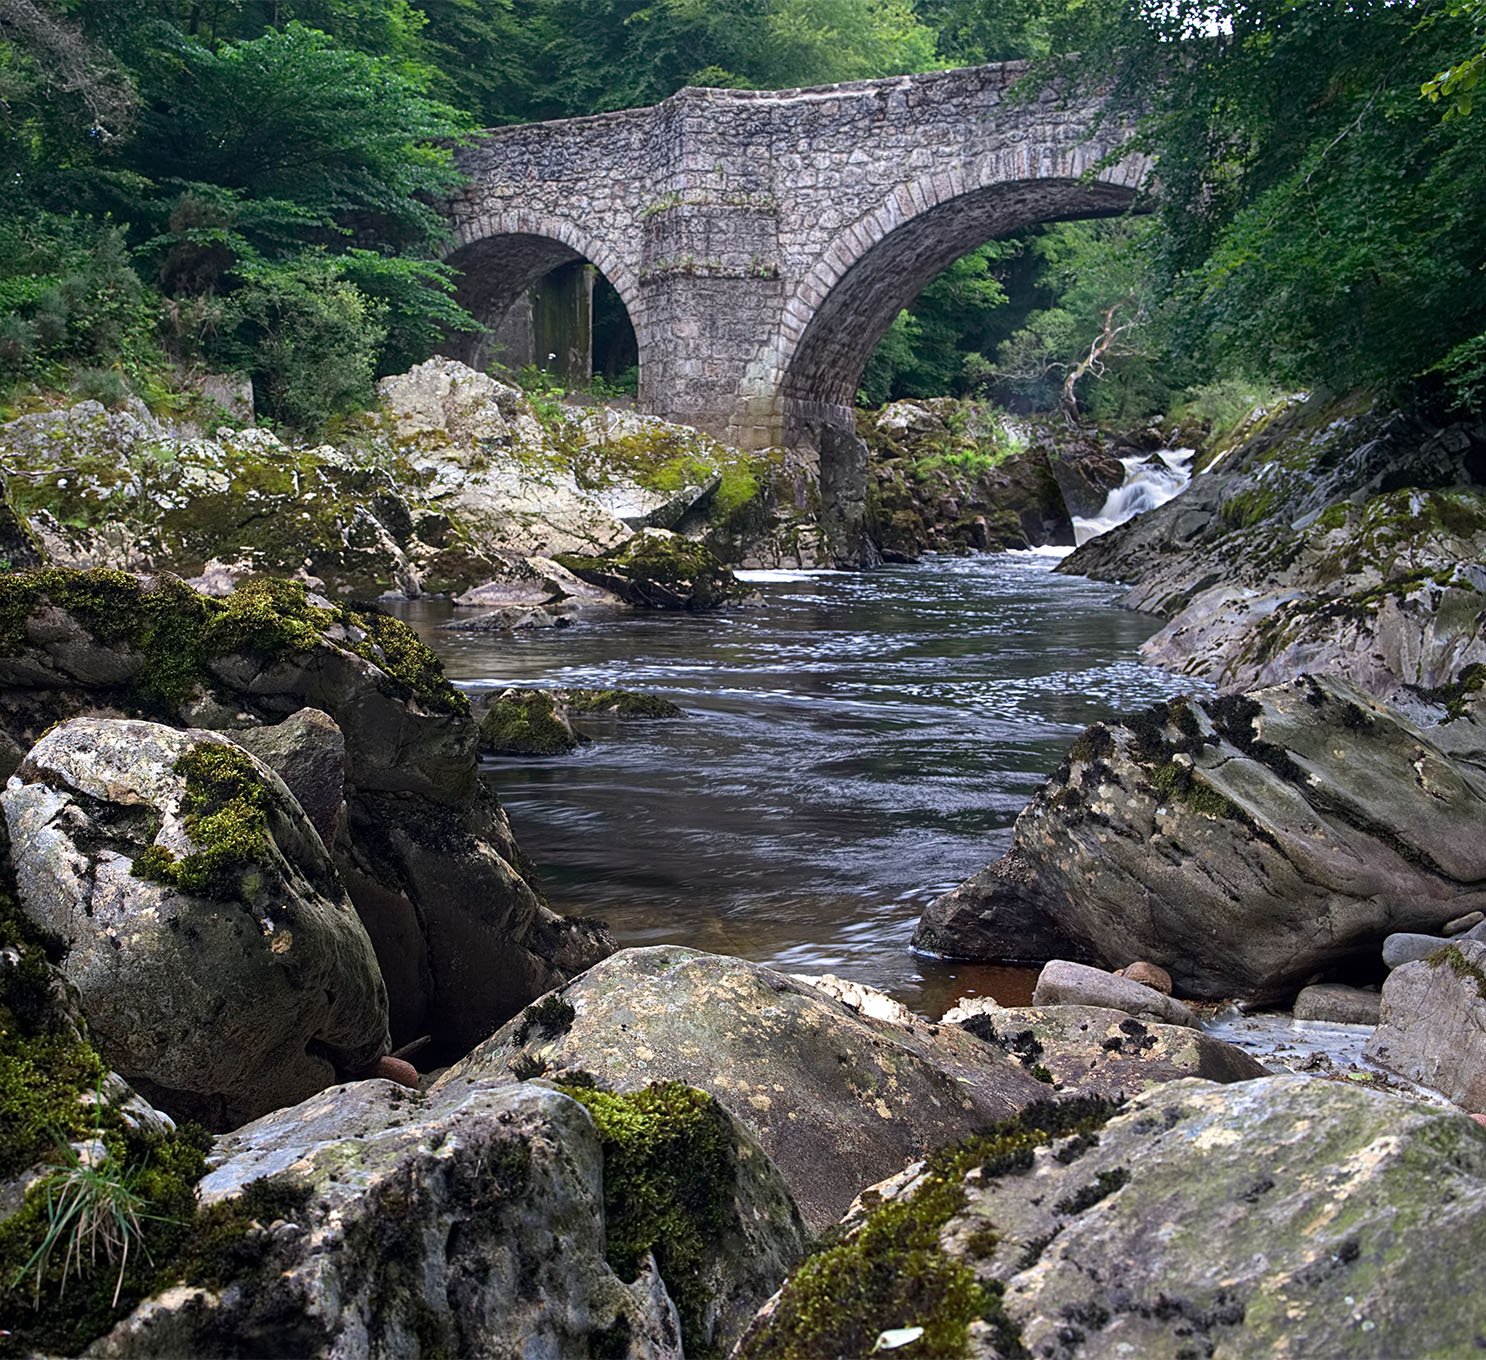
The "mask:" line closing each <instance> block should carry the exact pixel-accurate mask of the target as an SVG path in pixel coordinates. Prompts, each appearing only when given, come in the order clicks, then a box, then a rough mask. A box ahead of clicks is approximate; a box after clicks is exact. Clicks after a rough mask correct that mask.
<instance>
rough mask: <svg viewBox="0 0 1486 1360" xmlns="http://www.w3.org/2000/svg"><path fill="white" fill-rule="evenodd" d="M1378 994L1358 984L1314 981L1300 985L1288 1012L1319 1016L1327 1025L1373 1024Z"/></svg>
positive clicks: (1304, 1017)
mask: <svg viewBox="0 0 1486 1360" xmlns="http://www.w3.org/2000/svg"><path fill="white" fill-rule="evenodd" d="M1381 1005H1382V997H1381V996H1380V995H1379V994H1378V993H1377V992H1369V991H1364V990H1363V989H1362V988H1361V987H1344V986H1342V985H1341V984H1340V983H1337V982H1317V983H1313V984H1312V985H1311V986H1309V987H1302V988H1301V989H1300V992H1299V994H1298V995H1297V996H1296V998H1295V1005H1294V1007H1293V1008H1292V1014H1293V1015H1294V1016H1295V1018H1296V1019H1297V1020H1320V1021H1323V1022H1325V1023H1326V1024H1329V1025H1376V1024H1377V1023H1378V1010H1379V1007H1380V1006H1381Z"/></svg>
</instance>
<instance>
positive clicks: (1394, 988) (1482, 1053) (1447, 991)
mask: <svg viewBox="0 0 1486 1360" xmlns="http://www.w3.org/2000/svg"><path fill="white" fill-rule="evenodd" d="M1367 1056H1368V1057H1369V1058H1370V1059H1372V1061H1373V1062H1375V1063H1377V1064H1378V1065H1379V1066H1380V1067H1386V1068H1387V1069H1388V1070H1389V1071H1390V1072H1397V1073H1398V1074H1399V1075H1400V1076H1402V1077H1407V1078H1408V1079H1409V1080H1410V1081H1416V1082H1419V1083H1420V1084H1421V1085H1423V1086H1429V1087H1432V1088H1433V1089H1434V1090H1436V1091H1439V1092H1440V1093H1441V1094H1443V1095H1446V1096H1448V1097H1449V1098H1450V1099H1451V1100H1453V1101H1454V1102H1455V1103H1456V1104H1457V1105H1459V1106H1460V1107H1461V1108H1462V1109H1466V1110H1471V1111H1473V1112H1475V1113H1478V1114H1481V1113H1486V943H1482V942H1481V941H1479V940H1468V939H1462V940H1459V941H1456V942H1452V943H1450V944H1447V945H1445V946H1444V947H1442V948H1441V949H1440V950H1439V952H1438V953H1435V954H1433V955H1431V956H1430V957H1429V958H1428V959H1423V960H1419V961H1418V962H1415V963H1406V964H1404V965H1403V966H1402V967H1401V968H1395V969H1394V970H1393V972H1391V973H1389V974H1388V980H1387V981H1386V982H1385V983H1384V984H1383V997H1382V1005H1381V1014H1380V1015H1379V1017H1378V1025H1377V1028H1376V1029H1375V1030H1374V1031H1373V1034H1372V1037H1371V1038H1370V1039H1369V1040H1368V1041H1367Z"/></svg>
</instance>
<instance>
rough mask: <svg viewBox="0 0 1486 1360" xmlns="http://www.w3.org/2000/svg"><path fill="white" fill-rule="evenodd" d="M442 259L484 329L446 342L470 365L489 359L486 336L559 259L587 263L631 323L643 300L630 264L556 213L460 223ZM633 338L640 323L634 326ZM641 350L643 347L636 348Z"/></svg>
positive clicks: (507, 215) (463, 302)
mask: <svg viewBox="0 0 1486 1360" xmlns="http://www.w3.org/2000/svg"><path fill="white" fill-rule="evenodd" d="M456 242H457V243H456V245H455V247H454V248H453V249H452V250H451V251H450V252H449V253H448V255H446V256H445V263H446V264H448V265H450V266H451V267H452V268H454V269H455V270H457V271H458V274H459V285H458V289H457V292H456V298H457V300H458V302H459V304H460V305H461V306H462V307H464V309H465V310H466V311H468V312H469V314H470V315H471V316H473V317H474V318H475V320H476V321H478V322H479V323H480V324H481V326H482V327H485V328H486V330H485V332H484V333H483V334H477V335H476V336H474V337H471V338H469V339H467V340H464V341H461V342H458V343H456V344H455V345H454V346H452V347H451V348H452V350H453V352H455V353H457V354H458V356H459V357H460V358H462V359H464V360H465V361H466V362H467V363H470V364H472V365H473V366H474V367H477V368H481V367H484V366H485V363H486V362H487V360H488V359H489V357H490V356H489V355H488V354H487V353H486V351H485V345H486V341H487V338H488V336H489V334H490V332H492V331H493V330H494V329H495V328H496V327H497V326H498V325H499V324H500V322H501V319H502V318H503V317H504V316H505V315H506V314H507V312H508V311H509V310H510V309H511V307H512V305H513V304H514V303H515V302H516V301H517V299H518V298H520V297H521V295H522V294H523V293H525V292H526V291H527V290H528V289H530V288H531V287H532V286H533V285H534V284H536V283H538V282H539V281H540V280H542V279H543V278H545V277H546V276H547V275H548V274H550V273H552V272H553V271H554V270H556V269H560V268H561V267H562V266H564V265H568V264H577V263H587V264H591V265H593V266H594V267H595V268H596V269H597V270H598V271H599V272H600V273H601V274H603V276H604V277H605V278H606V279H607V280H608V281H609V283H610V284H611V285H612V286H613V288H614V291H615V292H616V293H618V294H619V297H620V300H621V301H622V302H623V303H624V306H625V309H626V310H627V311H628V312H629V314H630V318H631V324H632V325H633V324H634V317H635V315H636V314H637V312H638V311H639V309H640V307H641V306H642V305H643V302H642V297H641V293H640V283H639V279H638V277H637V276H636V273H635V270H634V268H633V267H632V265H631V264H629V263H628V262H627V261H626V260H625V259H624V258H623V257H622V256H620V255H618V254H616V252H615V251H614V249H613V247H612V246H611V245H610V243H609V242H608V241H607V240H605V238H604V237H603V236H602V235H597V236H595V235H593V234H591V233H589V232H585V231H584V230H583V229H582V228H580V227H578V226H577V225H575V224H574V223H572V222H571V221H569V220H567V219H566V218H564V217H559V216H555V215H554V216H546V215H544V214H540V213H533V212H526V211H520V210H513V211H510V212H504V213H498V214H490V215H487V216H484V217H481V218H479V219H475V220H471V221H468V222H465V223H462V224H461V226H460V229H459V231H458V232H457V233H456ZM635 337H636V341H637V343H641V344H643V342H642V341H641V339H640V328H639V327H636V330H635ZM642 355H643V350H642Z"/></svg>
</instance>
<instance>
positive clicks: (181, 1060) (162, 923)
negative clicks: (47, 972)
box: [0, 718, 389, 1128]
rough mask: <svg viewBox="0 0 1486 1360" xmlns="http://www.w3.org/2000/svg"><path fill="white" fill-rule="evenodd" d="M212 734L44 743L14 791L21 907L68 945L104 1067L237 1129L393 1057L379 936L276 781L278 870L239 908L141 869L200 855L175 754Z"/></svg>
mask: <svg viewBox="0 0 1486 1360" xmlns="http://www.w3.org/2000/svg"><path fill="white" fill-rule="evenodd" d="M203 745H206V746H211V745H216V746H224V747H227V748H229V749H233V750H240V749H241V748H238V747H235V746H233V745H232V743H230V742H229V741H228V740H227V739H226V738H224V737H222V736H219V735H217V734H215V733H210V732H200V731H186V732H182V731H178V730H176V729H174V728H169V727H162V726H160V725H159V724H156V723H146V722H137V721H125V720H110V719H93V718H78V719H74V720H73V721H71V722H68V723H64V724H63V725H62V726H60V727H58V728H56V729H54V730H53V731H52V732H50V733H48V735H47V736H45V737H43V738H42V739H41V740H40V741H39V742H38V743H37V744H36V746H35V747H33V748H32V750H31V752H30V754H29V755H28V756H27V757H26V759H25V760H24V761H23V762H22V764H21V767H20V769H19V771H18V772H17V774H16V775H15V776H13V777H12V779H11V780H10V782H9V785H8V786H7V788H6V789H5V791H4V793H3V794H0V804H3V806H4V811H5V818H6V822H7V824H8V827H9V832H10V841H11V857H12V861H13V863H14V865H15V870H16V886H17V892H18V895H19V898H20V902H21V905H22V907H23V909H24V910H25V912H26V914H27V915H28V916H29V917H30V918H31V920H33V921H34V922H35V923H36V924H37V925H38V926H40V927H41V928H42V929H43V930H45V931H47V932H49V933H50V934H53V935H55V936H58V937H59V938H60V939H61V940H62V941H64V943H65V948H66V952H65V954H64V955H63V957H62V959H61V961H60V965H59V966H60V968H61V971H62V973H63V974H64V975H65V976H66V978H67V979H68V981H69V982H70V983H72V984H73V985H74V986H75V987H76V988H77V990H78V994H79V999H80V1005H81V1007H82V1011H83V1014H84V1015H85V1016H86V1018H87V1021H88V1026H89V1029H90V1031H91V1033H92V1035H93V1038H94V1041H95V1042H96V1044H97V1045H98V1048H99V1050H100V1052H102V1054H103V1055H104V1057H105V1059H106V1060H107V1061H108V1062H109V1063H110V1064H111V1065H112V1066H114V1067H116V1068H117V1069H118V1071H119V1072H120V1073H121V1074H122V1075H123V1076H124V1077H125V1078H127V1079H128V1080H129V1081H130V1082H131V1083H133V1084H134V1085H135V1086H136V1087H138V1088H139V1089H140V1091H141V1093H142V1094H144V1095H145V1096H146V1097H147V1098H148V1099H150V1101H151V1102H152V1103H154V1104H156V1105H159V1106H160V1107H161V1108H162V1109H165V1110H166V1111H167V1112H169V1113H171V1114H175V1115H185V1116H189V1117H192V1118H197V1119H200V1120H201V1121H202V1122H204V1123H207V1124H208V1125H209V1126H212V1127H217V1128H221V1127H230V1126H232V1125H235V1124H239V1123H242V1122H243V1121H244V1120H247V1119H251V1118H255V1117H256V1116H258V1115H260V1114H263V1113H264V1112H265V1111H267V1110H271V1109H274V1108H276V1107H278V1106H280V1105H287V1104H292V1103H293V1102H294V1101H297V1100H301V1099H303V1098H304V1097H305V1096H307V1095H309V1094H311V1093H312V1092H314V1091H317V1090H320V1089H321V1088H323V1087H325V1086H328V1085H330V1084H331V1083H332V1082H334V1081H335V1080H336V1079H337V1073H338V1072H339V1073H342V1074H345V1073H354V1072H358V1071H361V1070H363V1069H365V1068H366V1067H367V1066H369V1065H370V1064H371V1063H372V1062H374V1061H375V1060H376V1059H377V1058H378V1057H380V1056H381V1055H382V1054H384V1053H386V1052H387V1050H388V1048H389V1042H388V1033H387V994H386V989H385V987H384V986H383V983H382V976H381V973H380V972H379V971H378V969H377V962H376V957H375V955H374V953H373V952H372V946H371V941H370V940H369V939H368V938H367V934H366V931H365V929H364V928H363V926H362V924H361V922H360V920H359V919H358V918H357V915H356V911H355V908H354V907H353V906H352V905H351V902H350V899H349V898H348V897H347V896H346V893H345V890H344V888H343V887H342V886H341V884H340V881H339V879H338V878H337V877H336V873H335V868H334V866H333V865H332V864H331V862H330V857H329V855H328V854H327V853H326V850H325V847H324V845H323V843H322V842H321V840H320V837H319V835H318V834H317V833H316V832H315V830H314V828H313V827H312V826H311V825H310V823H309V821H308V819H307V818H306V817H305V814H304V812H303V811H302V810H301V809H300V807H299V804H298V803H297V802H295V801H294V798H293V796H292V795H291V794H290V793H289V791H288V789H287V788H285V786H284V784H283V781H282V780H280V779H279V777H278V776H277V775H276V774H274V773H273V771H272V770H270V769H269V768H268V767H267V766H266V765H263V764H261V763H259V762H257V761H256V760H253V758H252V757H251V756H246V757H245V758H246V759H248V760H250V761H252V762H253V765H254V768H255V771H256V773H257V774H258V776H259V778H260V780H261V784H262V787H263V788H264V789H265V790H266V792H267V795H268V800H269V801H268V805H267V809H266V817H267V826H268V832H269V836H270V838H271V847H270V855H271V860H270V862H267V863H261V864H258V865H255V866H253V867H252V868H250V869H247V870H245V871H244V873H243V875H242V878H241V881H240V884H239V888H238V891H237V893H236V895H235V896H234V897H233V898H232V899H231V900H215V899H212V898H206V897H198V896H194V895H192V894H189V893H186V892H183V891H181V890H179V889H177V888H175V887H173V886H167V885H164V884H160V883H155V882H148V881H146V880H144V879H141V878H137V877H135V876H134V874H133V861H134V859H135V857H137V856H138V855H139V854H140V853H141V852H142V851H143V850H144V849H145V848H146V847H148V846H152V845H153V846H159V847H161V848H163V849H165V850H167V851H169V852H171V853H172V854H174V855H175V856H176V858H177V859H182V858H184V857H186V856H187V855H189V854H192V853H194V852H196V851H197V850H198V849H199V846H198V844H197V842H196V841H195V840H194V839H193V837H192V834H191V832H190V831H189V830H188V829H187V825H186V817H185V814H184V813H183V810H182V801H183V798H184V794H185V787H186V785H185V780H184V778H183V777H182V776H181V775H179V774H177V773H176V772H175V768H174V767H175V765H176V762H177V761H178V760H180V758H181V757H182V756H184V755H186V754H187V753H188V752H190V751H192V750H195V749H197V748H199V747H201V746H203Z"/></svg>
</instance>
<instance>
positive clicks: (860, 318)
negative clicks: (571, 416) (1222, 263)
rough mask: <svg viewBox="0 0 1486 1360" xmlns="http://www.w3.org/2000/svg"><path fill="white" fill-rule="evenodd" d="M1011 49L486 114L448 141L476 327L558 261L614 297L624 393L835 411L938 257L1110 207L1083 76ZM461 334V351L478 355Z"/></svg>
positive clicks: (758, 429) (1118, 192)
mask: <svg viewBox="0 0 1486 1360" xmlns="http://www.w3.org/2000/svg"><path fill="white" fill-rule="evenodd" d="M1025 74H1026V67H1025V66H1024V65H1022V64H1018V63H1008V64H1002V65H995V66H981V67H972V68H968V69H964V70H957V71H941V72H933V73H929V74H925V75H912V76H901V77H893V78H890V79H885V80H869V81H860V82H855V83H851V84H845V85H831V86H823V87H821V88H818V89H806V90H781V91H758V90H713V89H684V90H681V91H679V92H678V93H677V94H675V95H672V96H671V97H670V98H669V99H667V100H665V101H664V102H663V103H661V104H657V105H655V106H654V107H652V108H643V109H627V110H623V111H621V112H618V113H610V114H600V115H597V116H594V117H588V118H573V119H566V120H563V121H560V122H551V123H533V124H526V125H522V126H516V127H505V128H496V129H493V130H491V131H489V132H487V133H485V134H483V135H482V136H481V138H480V140H479V141H478V142H477V143H476V144H474V145H472V146H470V147H468V148H466V149H465V150H463V151H462V152H461V153H460V157H459V159H460V164H461V167H462V169H463V170H464V171H465V173H466V174H467V175H468V176H469V178H470V183H469V185H468V187H467V188H466V189H465V190H463V191H462V193H461V194H460V195H459V196H458V197H457V198H456V199H454V200H453V201H452V203H451V205H450V213H451V216H452V223H453V231H454V238H455V242H456V245H455V248H454V249H453V251H452V253H451V254H450V256H449V263H450V264H451V265H453V266H455V267H456V268H457V269H458V270H460V271H461V274H462V284H461V301H462V302H463V303H464V304H465V305H466V306H467V307H468V308H469V309H470V311H471V312H472V313H473V314H474V315H475V316H476V317H477V318H478V319H479V320H480V321H481V322H483V323H485V324H486V325H487V326H492V327H493V326H495V325H496V324H497V323H498V322H499V321H500V320H501V318H502V317H503V316H504V314H505V313H506V312H507V311H508V310H509V309H510V308H511V306H512V305H513V304H514V303H515V302H516V300H517V298H518V297H520V296H521V295H522V294H523V293H525V291H526V290H527V289H528V288H529V287H530V286H531V285H532V284H533V283H535V282H536V281H537V280H539V279H541V278H542V277H543V276H545V275H547V274H548V273H550V272H551V271H552V270H554V269H556V268H558V267H560V266H562V265H564V264H569V263H572V262H574V261H578V260H587V261H589V262H591V263H592V264H594V265H596V266H597V267H598V268H599V269H600V270H601V271H602V272H603V274H604V275H605V276H606V277H607V278H608V280H609V282H610V283H612V284H613V286H614V288H615V289H616V290H617V291H618V293H619V296H620V297H621V298H622V299H623V301H624V304H625V307H626V308H627V309H628V311H629V316H630V321H631V323H632V324H633V326H634V330H635V338H636V341H637V344H638V348H639V360H640V390H639V405H640V407H641V409H642V410H645V411H649V412H652V413H654V414H657V415H663V416H666V417H669V418H670V419H673V420H679V421H683V422H686V423H688V424H692V425H696V426H699V427H701V428H703V429H705V430H708V431H710V432H711V433H713V434H716V435H718V436H720V437H722V438H724V439H726V440H728V441H729V442H731V443H734V444H736V445H739V446H740V447H743V448H764V447H767V446H769V445H771V444H778V443H781V442H796V443H812V444H814V445H816V446H817V447H819V446H820V441H821V437H822V429H823V427H825V428H827V429H829V428H831V427H837V428H839V427H842V426H846V427H849V426H850V424H851V414H850V408H851V405H852V401H853V398H854V396H855V393H856V388H857V384H858V382H859V380H860V378H861V374H862V370H863V368H864V367H865V365H866V362H867V360H868V358H869V357H870V356H871V354H872V351H873V349H874V348H875V347H876V345H877V342H878V340H879V339H881V337H882V335H883V333H884V332H885V331H886V330H887V327H888V326H889V324H890V323H891V322H892V319H893V317H894V316H896V315H897V313H898V311H899V310H900V309H901V308H903V307H905V306H907V305H908V304H909V303H910V302H911V301H912V300H913V299H914V297H916V296H917V294H918V293H919V291H920V290H921V289H922V288H923V286H924V285H925V284H926V283H928V282H929V280H930V279H932V278H933V277H934V276H935V275H936V274H937V273H939V271H940V270H942V269H944V268H945V267H946V266H947V265H949V264H951V263H952V262H953V261H954V260H956V259H958V258H959V257H960V256H961V255H963V254H964V253H965V252H967V251H969V250H972V249H974V248H975V247H976V246H979V245H981V244H982V243H983V242H985V241H987V240H989V239H991V238H992V237H996V236H1005V235H1010V234H1013V233H1015V232H1017V231H1020V230H1023V229H1025V228H1027V227H1029V226H1032V225H1034V224H1036V223H1039V222H1048V221H1054V220H1059V219H1066V218H1078V217H1100V216H1108V215H1111V214H1115V213H1120V212H1123V211H1125V210H1126V209H1128V208H1129V207H1130V206H1131V205H1132V203H1133V202H1134V201H1135V197H1136V194H1137V191H1138V190H1139V188H1140V186H1141V184H1142V182H1143V181H1144V179H1145V176H1146V172H1147V169H1148V166H1147V163H1146V161H1145V160H1144V158H1142V157H1135V156H1132V157H1127V158H1126V159H1124V160H1121V161H1119V162H1118V163H1114V164H1109V165H1106V164H1104V162H1105V161H1106V159H1108V158H1109V157H1110V156H1111V153H1112V152H1114V151H1115V149H1116V148H1118V146H1119V145H1120V143H1121V141H1122V140H1123V136H1124V133H1125V131H1126V129H1125V128H1123V127H1121V126H1118V125H1114V124H1113V122H1112V121H1111V123H1109V124H1101V122H1100V119H1099V117H1098V114H1099V112H1100V108H1099V104H1098V101H1097V99H1093V98H1083V99H1065V98H1064V97H1062V96H1060V95H1059V94H1057V93H1056V92H1054V91H1051V90H1049V91H1045V92H1044V93H1042V94H1041V95H1040V96H1039V95H1036V94H1033V95H1032V96H1031V97H1025V96H1022V95H1020V94H1019V93H1017V92H1014V91H1013V87H1014V86H1015V85H1016V84H1017V83H1018V82H1019V81H1021V80H1022V78H1023V77H1024V76H1025ZM481 343H482V342H481V341H474V342H471V344H470V348H469V350H468V352H466V353H465V354H464V355H462V356H461V357H465V358H468V359H472V360H478V359H479V358H481V357H482V356H481V355H480V354H479V353H478V347H479V345H480V344H481Z"/></svg>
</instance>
